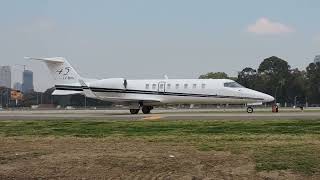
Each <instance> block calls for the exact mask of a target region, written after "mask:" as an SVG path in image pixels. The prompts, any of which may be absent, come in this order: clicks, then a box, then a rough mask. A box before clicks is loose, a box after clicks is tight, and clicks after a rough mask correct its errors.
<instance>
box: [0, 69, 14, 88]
mask: <svg viewBox="0 0 320 180" xmlns="http://www.w3.org/2000/svg"><path fill="white" fill-rule="evenodd" d="M0 86H4V87H7V88H11V68H10V66H0Z"/></svg>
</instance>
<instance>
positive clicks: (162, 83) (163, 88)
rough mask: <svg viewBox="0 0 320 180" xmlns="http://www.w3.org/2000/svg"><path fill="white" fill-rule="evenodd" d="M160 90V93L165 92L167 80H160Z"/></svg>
mask: <svg viewBox="0 0 320 180" xmlns="http://www.w3.org/2000/svg"><path fill="white" fill-rule="evenodd" d="M158 92H159V93H164V92H166V82H163V81H162V82H159V83H158Z"/></svg>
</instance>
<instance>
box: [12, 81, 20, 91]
mask: <svg viewBox="0 0 320 180" xmlns="http://www.w3.org/2000/svg"><path fill="white" fill-rule="evenodd" d="M13 89H15V90H18V91H22V84H21V83H20V82H16V83H14V85H13Z"/></svg>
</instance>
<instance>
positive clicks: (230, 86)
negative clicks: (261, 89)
mask: <svg viewBox="0 0 320 180" xmlns="http://www.w3.org/2000/svg"><path fill="white" fill-rule="evenodd" d="M224 87H229V88H243V86H241V85H240V84H238V83H236V82H227V83H224Z"/></svg>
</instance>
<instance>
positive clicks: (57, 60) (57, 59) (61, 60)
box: [25, 57, 65, 63]
mask: <svg viewBox="0 0 320 180" xmlns="http://www.w3.org/2000/svg"><path fill="white" fill-rule="evenodd" d="M25 59H30V60H37V61H46V62H49V63H64V62H65V59H64V58H63V57H53V58H33V57H25Z"/></svg>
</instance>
